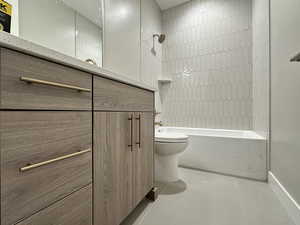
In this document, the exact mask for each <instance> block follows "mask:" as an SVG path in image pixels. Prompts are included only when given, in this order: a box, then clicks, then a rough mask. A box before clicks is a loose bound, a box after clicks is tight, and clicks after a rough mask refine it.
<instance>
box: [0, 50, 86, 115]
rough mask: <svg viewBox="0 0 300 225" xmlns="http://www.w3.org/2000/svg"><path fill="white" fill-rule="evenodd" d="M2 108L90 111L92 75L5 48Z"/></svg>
mask: <svg viewBox="0 0 300 225" xmlns="http://www.w3.org/2000/svg"><path fill="white" fill-rule="evenodd" d="M0 79H1V80H0V84H1V87H0V90H1V94H0V96H1V101H0V103H1V108H2V109H54V110H90V109H91V107H92V102H91V101H92V100H91V95H92V92H91V88H92V75H90V74H87V73H84V72H81V71H78V70H75V69H72V68H69V67H65V66H61V65H59V64H56V63H51V62H48V61H46V60H42V59H39V58H36V57H32V56H29V55H25V54H22V53H19V52H15V51H12V50H9V49H5V48H1V69H0Z"/></svg>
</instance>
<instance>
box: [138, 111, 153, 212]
mask: <svg viewBox="0 0 300 225" xmlns="http://www.w3.org/2000/svg"><path fill="white" fill-rule="evenodd" d="M134 126H135V129H134V131H135V135H134V138H135V148H134V151H133V153H134V154H133V177H134V179H133V180H134V185H133V187H134V191H133V193H134V195H133V199H134V200H133V204H134V206H136V205H137V204H138V203H139V202H140V201H141V200H142V199H143V198H144V197H145V195H146V194H147V193H148V192H149V191H150V190H151V188H153V186H154V175H153V174H154V172H153V170H154V158H153V156H154V155H153V154H154V117H153V113H152V112H141V113H135V124H134Z"/></svg>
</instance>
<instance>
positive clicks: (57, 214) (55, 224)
mask: <svg viewBox="0 0 300 225" xmlns="http://www.w3.org/2000/svg"><path fill="white" fill-rule="evenodd" d="M18 225H92V185H89V186H87V187H85V188H83V189H81V190H79V191H77V192H75V193H73V194H72V195H70V196H68V197H66V198H65V199H63V200H61V201H59V202H57V203H55V204H53V205H51V206H50V207H49V208H46V209H44V210H43V211H41V212H38V213H37V214H35V215H33V216H32V217H30V218H28V219H26V220H24V221H22V222H21V223H19V224H18Z"/></svg>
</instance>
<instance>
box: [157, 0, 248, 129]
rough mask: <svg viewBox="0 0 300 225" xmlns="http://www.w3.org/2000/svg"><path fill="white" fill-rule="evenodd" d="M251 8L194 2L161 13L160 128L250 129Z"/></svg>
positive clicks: (236, 0)
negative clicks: (166, 80)
mask: <svg viewBox="0 0 300 225" xmlns="http://www.w3.org/2000/svg"><path fill="white" fill-rule="evenodd" d="M251 3H252V1H251V0H226V1H224V0H194V1H191V2H188V3H186V4H183V5H180V6H178V7H175V8H171V9H169V10H166V11H164V12H163V30H164V32H165V33H166V35H167V39H166V42H165V43H164V44H163V77H165V78H171V79H172V82H171V83H167V84H163V85H160V93H161V100H162V120H163V122H164V125H165V126H177V127H201V128H224V129H252V15H251V14H252V4H251Z"/></svg>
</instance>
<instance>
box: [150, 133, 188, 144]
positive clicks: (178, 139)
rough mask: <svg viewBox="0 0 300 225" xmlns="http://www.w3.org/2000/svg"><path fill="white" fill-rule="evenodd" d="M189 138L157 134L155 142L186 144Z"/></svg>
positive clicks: (178, 134) (171, 134)
mask: <svg viewBox="0 0 300 225" xmlns="http://www.w3.org/2000/svg"><path fill="white" fill-rule="evenodd" d="M187 141H188V136H186V135H184V134H180V133H156V135H155V142H161V143H186V142H187Z"/></svg>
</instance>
